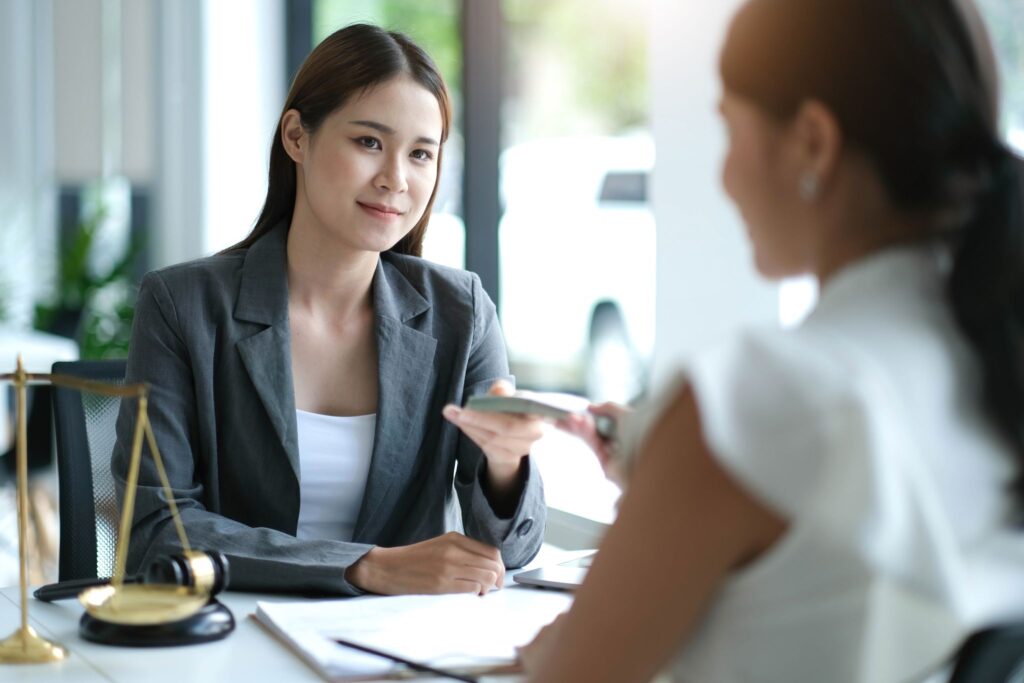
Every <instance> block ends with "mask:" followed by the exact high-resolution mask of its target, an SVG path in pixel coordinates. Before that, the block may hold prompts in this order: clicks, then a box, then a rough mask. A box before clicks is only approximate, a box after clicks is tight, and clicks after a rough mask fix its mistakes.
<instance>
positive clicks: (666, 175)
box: [651, 0, 778, 386]
mask: <svg viewBox="0 0 1024 683" xmlns="http://www.w3.org/2000/svg"><path fill="white" fill-rule="evenodd" d="M741 4H742V2H741V1H740V0H716V1H715V2H698V1H697V0H654V7H653V12H652V26H651V68H652V76H651V84H652V92H653V105H652V112H653V114H652V123H653V129H654V139H655V145H656V147H657V161H656V164H655V171H654V177H653V180H652V190H651V193H652V203H653V205H654V214H655V219H656V221H657V225H658V229H657V233H658V246H657V248H658V261H657V269H658V271H657V273H658V274H657V321H656V341H655V352H654V369H653V372H652V378H653V383H654V385H655V386H656V385H657V384H658V379H659V378H664V376H665V371H666V369H667V367H668V366H670V365H672V364H673V362H675V361H677V360H678V359H679V358H680V357H681V356H685V355H687V354H689V353H692V352H693V351H695V350H697V349H700V348H704V347H706V346H708V345H709V344H713V343H715V342H717V341H719V340H721V339H722V338H723V337H725V336H727V335H728V334H729V333H730V332H731V331H733V330H735V329H736V328H737V327H739V326H742V325H746V324H750V323H762V322H764V323H772V322H774V321H776V320H777V315H778V314H777V311H778V304H777V295H776V288H775V287H774V286H772V285H770V284H768V283H765V282H764V281H762V280H760V279H759V278H758V276H757V275H756V273H755V272H754V269H753V261H752V259H751V255H750V250H749V248H748V246H747V242H746V237H745V234H744V230H743V226H742V224H741V222H740V220H739V216H738V215H737V214H736V213H735V211H734V210H733V208H732V205H731V204H730V203H729V201H728V198H727V197H726V196H725V194H724V193H723V192H722V190H721V187H720V182H719V171H720V168H721V159H722V156H723V154H724V152H725V133H724V129H723V127H722V125H721V123H720V122H719V119H718V114H717V109H716V108H717V102H718V96H719V82H718V68H717V64H718V51H719V48H720V47H721V44H722V40H723V39H724V35H725V30H726V27H727V25H728V21H729V19H730V18H731V16H732V14H733V13H734V12H735V10H736V9H737V8H738V7H739V6H740V5H741Z"/></svg>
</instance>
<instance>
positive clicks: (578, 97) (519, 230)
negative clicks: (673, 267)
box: [499, 0, 655, 402]
mask: <svg viewBox="0 0 1024 683" xmlns="http://www.w3.org/2000/svg"><path fill="white" fill-rule="evenodd" d="M503 7H504V13H505V19H506V22H507V35H508V50H509V54H508V56H507V74H508V81H507V93H506V99H505V102H504V105H503V114H504V137H505V139H504V140H503V148H504V151H503V153H502V156H501V196H502V202H503V205H504V214H503V216H502V219H501V223H500V227H499V231H500V258H501V287H500V292H501V306H500V308H501V314H502V322H503V326H504V330H505V335H506V339H507V342H508V347H509V357H510V362H511V364H512V371H513V373H514V374H515V375H516V377H517V380H518V381H519V383H520V385H523V386H527V387H530V388H534V389H544V390H555V391H565V392H571V393H575V394H580V395H584V396H587V397H589V398H590V399H591V400H594V401H604V400H614V401H618V402H626V401H629V400H630V399H632V398H634V397H636V396H637V395H638V394H639V393H640V392H641V391H642V389H643V378H644V368H645V366H646V364H647V361H648V360H649V358H650V354H651V351H652V347H653V343H654V287H655V281H654V261H655V245H654V239H655V234H654V218H653V214H652V212H651V208H650V204H649V203H648V197H647V179H648V176H649V174H650V171H651V168H652V167H653V164H654V143H653V140H652V138H651V135H650V132H649V128H648V122H647V120H648V88H647V50H646V48H647V3H646V2H645V1H643V0H633V1H631V2H622V1H621V0H559V1H557V2H551V1H550V0H506V1H505V3H504V6H503ZM609 36H615V39H614V40H609Z"/></svg>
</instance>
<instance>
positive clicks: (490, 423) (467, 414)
mask: <svg viewBox="0 0 1024 683" xmlns="http://www.w3.org/2000/svg"><path fill="white" fill-rule="evenodd" d="M444 416H445V417H446V418H448V419H449V420H450V421H452V422H453V423H455V424H456V425H458V426H459V427H461V428H463V429H465V428H466V427H474V428H476V429H480V430H485V431H488V432H491V433H493V434H496V435H497V434H501V435H504V436H509V437H514V438H521V439H532V440H534V441H536V440H537V439H539V438H540V437H542V436H544V420H543V419H541V418H539V417H529V416H526V415H513V414H509V413H484V412H481V411H478V410H473V409H471V408H459V407H457V406H454V405H449V406H445V409H444Z"/></svg>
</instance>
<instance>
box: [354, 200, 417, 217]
mask: <svg viewBox="0 0 1024 683" xmlns="http://www.w3.org/2000/svg"><path fill="white" fill-rule="evenodd" d="M356 204H358V205H359V206H360V207H362V209H363V210H364V211H366V212H367V213H369V214H370V215H372V216H377V217H379V218H398V217H399V216H401V215H402V214H403V213H405V212H404V211H400V210H399V209H396V208H395V207H393V206H388V205H387V204H377V203H374V202H356Z"/></svg>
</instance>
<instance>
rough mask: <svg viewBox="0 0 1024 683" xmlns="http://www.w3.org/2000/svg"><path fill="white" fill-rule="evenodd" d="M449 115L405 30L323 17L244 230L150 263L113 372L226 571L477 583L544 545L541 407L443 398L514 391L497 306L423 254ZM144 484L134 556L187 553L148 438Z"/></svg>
mask: <svg viewBox="0 0 1024 683" xmlns="http://www.w3.org/2000/svg"><path fill="white" fill-rule="evenodd" d="M450 122H451V107H450V104H449V99H448V93H447V90H446V88H445V85H444V82H443V80H442V78H441V76H440V74H439V73H438V72H437V69H436V67H435V66H434V64H433V62H432V61H431V60H430V58H429V57H428V56H427V55H426V54H425V53H424V52H423V51H422V50H421V49H420V48H418V47H417V46H416V45H415V44H413V43H412V42H411V41H410V40H409V39H408V38H406V37H405V36H403V35H401V34H398V33H393V32H388V31H384V30H382V29H380V28H377V27H374V26H368V25H358V24H357V25H353V26H349V27H347V28H344V29H341V30H339V31H337V32H336V33H334V34H333V35H331V36H329V37H328V38H327V39H325V40H324V41H323V42H322V43H320V44H319V45H318V46H317V47H316V49H314V50H313V52H312V53H311V54H310V55H309V57H308V58H307V59H306V61H305V63H304V64H303V65H302V67H301V68H300V69H299V72H298V74H297V75H296V77H295V81H294V83H293V84H292V87H291V91H290V92H289V94H288V99H287V102H286V103H285V106H284V110H283V113H282V115H281V118H280V121H279V125H278V128H277V131H276V134H275V137H274V141H273V145H272V149H271V158H270V182H269V187H268V189H267V199H266V203H265V204H264V207H263V211H262V213H261V215H260V217H259V220H258V221H257V223H256V227H255V228H254V229H253V231H252V233H251V234H250V235H249V236H248V237H247V238H246V239H244V240H243V241H242V242H241V243H239V244H237V245H235V246H234V247H232V248H230V249H228V250H226V251H225V252H223V253H221V254H218V255H216V256H213V257H210V258H206V259H201V260H198V261H194V262H191V263H186V264H182V265H178V266H173V267H170V268H166V269H164V270H160V271H157V272H154V273H150V274H148V275H147V276H146V278H145V279H144V280H143V283H142V287H141V291H140V293H139V299H138V305H137V309H136V318H135V323H134V328H133V332H132V340H131V351H130V354H129V359H128V370H127V381H129V382H139V381H145V382H149V383H150V384H151V385H152V394H151V396H152V399H151V402H150V413H149V414H150V419H151V421H152V424H153V430H154V432H155V435H156V438H157V443H158V445H159V447H160V449H161V453H162V455H163V457H164V460H165V463H166V466H167V470H168V475H169V477H170V482H171V486H172V488H173V490H174V493H175V500H176V502H177V505H178V508H179V510H180V512H181V517H182V520H183V521H184V525H185V528H186V530H187V532H188V535H189V539H190V542H191V544H192V545H193V546H194V547H197V548H200V549H211V550H219V551H221V552H223V553H225V554H226V555H227V557H228V559H229V561H230V569H231V585H232V586H233V587H234V588H239V589H249V590H289V591H307V592H320V593H337V594H356V593H360V592H363V591H369V592H374V593H388V594H390V593H439V592H476V593H481V594H482V593H485V592H487V591H488V590H490V589H492V588H495V587H500V586H501V585H502V583H503V580H504V571H505V567H506V566H519V565H522V564H524V563H526V562H527V561H529V559H530V558H532V557H533V555H534V554H535V553H536V552H537V550H538V548H539V546H540V543H541V537H542V534H543V529H544V519H545V506H544V500H543V493H542V489H541V482H540V479H539V475H538V473H537V471H536V469H535V466H534V465H533V464H532V463H531V461H530V459H529V457H527V455H528V453H529V451H530V447H531V445H532V443H533V442H534V441H535V440H536V439H537V438H538V437H539V435H540V429H539V421H538V420H534V419H525V418H514V417H509V416H494V415H481V414H476V413H474V412H473V411H463V410H460V409H459V408H458V407H457V406H458V405H461V403H462V402H463V400H464V398H465V397H467V396H469V395H471V394H473V393H477V392H482V391H488V389H490V390H491V391H495V392H507V391H510V387H509V386H508V385H507V384H505V383H503V382H502V380H504V379H507V378H508V363H507V359H506V355H505V347H504V342H503V340H502V337H501V331H500V329H499V327H498V322H497V318H496V315H495V310H494V306H493V304H492V303H491V301H490V299H489V298H488V297H487V295H486V293H484V291H483V289H482V288H481V286H480V281H479V279H478V278H477V277H476V276H475V275H472V274H469V273H466V272H463V271H458V270H454V269H450V268H444V267H441V266H436V265H433V264H431V263H428V262H426V261H423V260H422V259H420V258H418V256H419V254H420V249H421V244H422V241H423V236H424V231H425V229H426V225H427V222H428V220H429V218H430V207H431V205H432V203H433V200H434V195H435V193H436V191H437V184H438V176H439V169H440V159H441V150H442V145H443V143H444V141H445V139H446V138H447V135H448V129H449V125H450ZM446 404H454V405H447V406H446ZM442 409H444V417H442ZM133 417H134V415H133V412H132V410H131V408H130V407H127V408H126V409H125V410H123V411H122V414H121V416H120V419H119V423H118V434H119V441H118V446H117V447H116V449H115V454H114V461H113V470H114V474H115V478H116V480H117V481H119V484H120V487H121V491H120V493H121V494H122V495H123V487H124V482H125V480H126V476H125V475H126V473H127V468H128V462H127V460H128V456H127V454H128V447H127V446H128V444H129V443H130V439H131V432H132V421H133ZM445 418H447V421H446V419H445ZM460 430H461V431H460ZM467 437H468V438H467ZM140 482H141V483H140V486H139V488H138V494H137V498H136V503H135V514H134V524H133V527H132V537H131V546H130V547H131V556H130V558H129V562H130V564H131V565H133V566H134V567H141V566H144V564H145V563H146V562H148V561H150V560H152V559H153V558H154V557H156V556H158V555H160V554H166V553H176V552H180V550H181V548H180V546H179V542H178V539H177V536H176V534H175V531H174V525H173V524H171V523H170V521H171V519H170V512H169V511H168V509H167V505H166V502H165V500H164V497H163V494H162V492H161V490H160V486H159V479H158V478H157V475H156V472H155V470H154V468H153V466H152V463H151V460H150V459H149V458H148V457H147V458H144V459H143V470H142V474H141V478H140ZM461 529H464V530H465V535H463V534H462V533H459V531H460V530H461Z"/></svg>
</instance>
